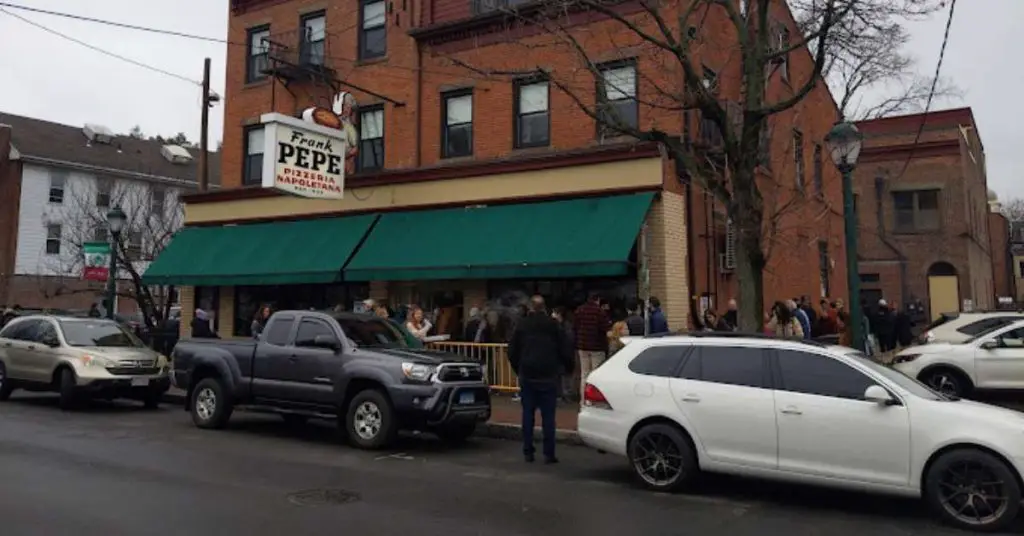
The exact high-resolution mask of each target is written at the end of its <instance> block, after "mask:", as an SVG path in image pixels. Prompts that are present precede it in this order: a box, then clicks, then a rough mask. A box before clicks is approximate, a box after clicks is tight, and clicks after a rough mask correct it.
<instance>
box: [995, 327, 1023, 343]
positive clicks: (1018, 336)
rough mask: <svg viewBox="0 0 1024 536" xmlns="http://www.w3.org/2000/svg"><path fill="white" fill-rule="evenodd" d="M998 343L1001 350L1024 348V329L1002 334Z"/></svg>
mask: <svg viewBox="0 0 1024 536" xmlns="http://www.w3.org/2000/svg"><path fill="white" fill-rule="evenodd" d="M998 342H999V347H1000V348H1024V328H1018V329H1011V330H1010V331H1006V332H1003V333H1001V334H1000V335H999V341H998Z"/></svg>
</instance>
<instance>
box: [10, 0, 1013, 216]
mask: <svg viewBox="0 0 1024 536" xmlns="http://www.w3.org/2000/svg"><path fill="white" fill-rule="evenodd" d="M6 1H10V2H12V3H16V4H23V5H31V6H33V7H37V8H40V9H49V10H53V11H63V12H70V13H75V14H80V15H85V16H90V17H95V18H101V19H109V20H116V21H120V22H126V23H134V24H138V25H142V26H152V27H158V28H166V29H170V30H177V31H180V32H186V33H192V34H199V35H205V36H211V37H220V38H222V37H224V36H225V35H226V33H227V14H228V8H227V5H228V0H176V1H174V2H154V1H152V0H146V1H143V0H90V1H88V2H84V1H82V0H6ZM13 12H14V13H15V14H17V15H21V16H23V17H25V18H27V19H30V20H32V21H34V22H37V23H39V24H42V25H45V26H47V27H49V28H51V29H53V30H56V31H59V32H61V33H64V34H66V35H68V36H71V37H74V38H77V39H79V40H82V41H85V42H87V43H89V44H91V45H94V46H96V47H100V48H103V49H106V50H108V51H110V52H113V53H116V54H120V55H123V56H126V57H129V58H131V59H133V60H137V61H139V62H141V63H145V64H149V65H152V66H155V67H159V68H161V69H163V70H166V71H169V72H172V73H176V74H179V75H181V76H184V77H186V78H189V79H193V80H195V81H197V82H198V81H199V80H200V79H201V78H202V68H203V58H204V57H210V58H212V59H213V77H212V79H213V88H214V90H215V91H217V92H218V93H220V94H223V92H224V62H225V54H226V45H223V44H217V43H206V42H201V41H193V40H188V39H182V38H178V37H171V36H163V35H154V34H148V33H142V32H137V31H133V30H122V29H118V28H112V27H109V26H100V25H97V24H93V23H88V22H79V21H73V20H67V19H60V18H56V17H51V16H46V15H39V14H34V13H28V12H24V11H17V10H15V11H13ZM945 21H946V14H945V13H943V14H941V15H938V16H936V17H934V18H933V19H932V20H929V21H926V22H920V23H915V24H913V25H911V26H910V30H911V32H912V35H913V40H912V42H911V45H910V52H911V53H912V54H913V55H914V56H916V57H917V58H918V60H919V67H920V70H921V72H922V74H924V75H929V76H930V74H931V73H932V72H934V70H935V63H936V61H937V60H938V55H939V46H940V44H941V43H942V33H943V30H944V25H945ZM1020 21H1024V0H972V1H969V2H968V1H962V2H960V3H959V4H958V5H957V8H956V16H955V18H954V22H953V29H952V33H951V35H950V43H949V47H948V49H947V51H946V59H945V62H944V63H943V67H942V73H943V75H944V76H946V77H949V78H950V79H952V80H954V81H955V82H956V83H957V85H958V86H960V87H961V88H962V89H963V90H964V91H965V93H966V95H965V98H964V100H963V101H962V102H953V103H950V102H937V103H935V105H934V106H933V109H938V108H942V107H950V106H957V105H969V106H971V107H972V108H973V109H974V114H975V118H976V119H977V121H978V128H979V132H980V134H981V137H982V140H983V142H984V144H985V150H986V154H987V156H988V164H989V168H988V181H989V187H990V188H993V189H994V190H996V191H997V192H998V193H999V194H1000V197H1001V198H1004V199H1005V198H1008V197H1024V181H1021V180H1019V175H1018V174H1017V173H1016V169H1017V168H1018V167H1024V151H1022V150H1021V147H1024V128H1022V127H1021V126H1020V123H1018V122H1017V121H1015V120H1014V118H1015V117H1016V116H1017V115H1019V114H1017V110H1018V107H1017V101H1018V100H1019V97H1018V95H1017V94H1018V93H1019V92H1020V91H1021V88H1024V70H1021V69H1012V68H1008V67H1009V66H1010V65H1014V64H1016V63H1019V62H1014V61H1011V59H1010V58H1012V57H1015V56H1016V54H1015V53H1014V52H1012V46H1011V44H1012V43H1015V42H1016V30H1018V28H1019V23H1020ZM0 50H3V51H4V52H3V53H2V54H0V80H2V81H4V82H5V83H3V84H0V107H2V109H3V111H5V112H8V113H14V114H19V115H26V116H31V117H39V118H43V119H47V120H51V121H58V122H62V123H68V124H75V125H77V124H84V123H86V122H90V123H99V124H104V125H106V126H108V127H110V128H111V129H113V130H114V131H116V132H123V133H126V132H128V130H129V129H131V128H132V126H133V125H140V126H141V127H142V130H143V131H144V132H146V133H147V134H162V135H173V134H176V133H178V132H185V133H186V134H187V135H188V137H189V138H190V139H193V140H196V139H198V132H199V102H200V100H199V99H200V90H199V87H198V86H197V85H195V84H192V83H189V82H186V81H183V80H179V79H176V78H173V77H170V76H167V75H164V74H158V73H155V72H151V71H149V70H146V69H143V68H140V67H137V66H134V65H131V64H129V63H125V62H123V61H121V60H118V59H115V58H111V57H109V56H105V55H103V54H101V53H99V52H96V51H94V50H90V49H88V48H85V47H84V46H82V45H79V44H75V43H72V42H70V41H67V40H65V39H62V38H60V37H58V36H56V35H52V34H49V33H47V32H45V31H44V30H41V29H39V28H36V27H33V26H30V25H29V24H26V23H25V22H22V21H20V20H17V19H15V18H13V17H11V16H8V15H6V14H4V13H0ZM210 122H211V140H214V141H216V140H220V139H221V132H222V130H223V108H222V107H217V108H215V109H214V110H213V113H211V116H210ZM211 145H213V144H212V143H211Z"/></svg>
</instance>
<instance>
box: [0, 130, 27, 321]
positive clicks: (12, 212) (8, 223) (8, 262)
mask: <svg viewBox="0 0 1024 536" xmlns="http://www.w3.org/2000/svg"><path fill="white" fill-rule="evenodd" d="M10 153H11V128H10V127H9V126H6V125H2V126H0V199H3V200H6V202H5V203H4V204H3V206H4V208H3V210H0V305H5V304H8V305H10V304H14V303H15V302H13V301H11V299H10V294H9V292H10V290H9V286H10V284H11V280H12V279H13V277H14V259H15V256H16V255H17V249H18V215H19V211H20V206H21V204H20V203H18V200H19V199H21V169H22V166H21V162H20V161H18V160H11V159H10Z"/></svg>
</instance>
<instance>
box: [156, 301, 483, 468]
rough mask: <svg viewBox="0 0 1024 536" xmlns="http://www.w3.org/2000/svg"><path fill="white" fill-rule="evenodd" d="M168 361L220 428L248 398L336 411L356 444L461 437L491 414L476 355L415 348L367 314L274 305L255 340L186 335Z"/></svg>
mask: <svg viewBox="0 0 1024 536" xmlns="http://www.w3.org/2000/svg"><path fill="white" fill-rule="evenodd" d="M173 361H174V382H175V385H177V386H179V387H181V388H182V389H185V390H186V391H187V392H188V398H187V405H186V409H187V410H189V411H190V412H191V413H192V420H193V422H194V423H195V424H196V426H198V427H200V428H222V427H224V426H225V425H226V424H227V422H228V419H229V418H230V417H231V414H232V411H233V410H235V409H237V408H240V407H245V408H247V409H250V410H256V411H265V412H273V413H278V414H280V415H282V416H283V417H284V418H285V419H286V420H289V421H293V422H303V421H305V420H306V419H309V418H328V419H337V420H338V422H339V424H340V425H341V426H343V427H344V430H345V432H346V433H347V435H348V437H349V439H350V441H351V442H352V443H353V444H355V445H356V446H358V447H360V448H367V449H372V448H381V447H385V446H387V445H389V444H391V443H392V441H393V440H394V439H395V436H396V435H397V433H398V431H399V430H401V429H415V430H427V431H431V432H434V433H437V434H438V435H439V436H441V437H442V438H443V439H446V440H450V441H460V440H463V439H465V438H467V437H469V436H470V435H471V434H472V433H473V431H474V429H475V427H476V425H477V423H480V422H484V421H486V420H487V419H489V418H490V413H491V400H490V392H489V388H488V385H487V383H486V382H485V381H484V374H483V369H482V367H481V366H480V364H479V363H476V362H474V361H469V360H466V359H465V358H462V357H460V356H457V355H453V354H448V353H443V352H436V351H432V350H427V349H424V348H413V347H411V346H410V345H409V343H408V342H407V341H406V338H405V336H404V334H403V333H402V332H401V331H400V330H399V329H397V328H396V327H395V326H394V324H393V323H392V322H391V321H389V320H386V319H381V318H378V317H376V316H371V315H361V314H354V313H320V312H313V311H279V312H276V313H274V314H273V315H272V316H271V317H270V320H269V322H268V323H267V326H266V328H265V329H264V330H263V333H262V334H261V335H260V336H259V338H258V339H257V340H235V341H223V340H216V339H209V340H206V339H202V340H201V339H185V340H181V341H180V342H178V344H177V346H176V347H175V348H174V352H173Z"/></svg>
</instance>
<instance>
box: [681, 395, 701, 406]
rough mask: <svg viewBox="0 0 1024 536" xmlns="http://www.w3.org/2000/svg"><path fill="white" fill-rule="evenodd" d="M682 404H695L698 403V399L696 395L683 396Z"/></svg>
mask: <svg viewBox="0 0 1024 536" xmlns="http://www.w3.org/2000/svg"><path fill="white" fill-rule="evenodd" d="M682 400H683V402H689V403H691V404H697V403H699V402H700V397H699V396H697V395H683V398H682Z"/></svg>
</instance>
